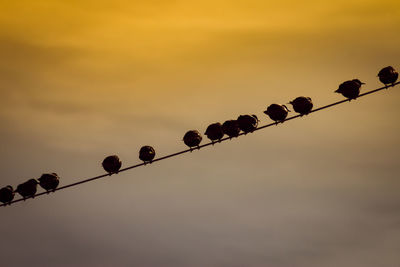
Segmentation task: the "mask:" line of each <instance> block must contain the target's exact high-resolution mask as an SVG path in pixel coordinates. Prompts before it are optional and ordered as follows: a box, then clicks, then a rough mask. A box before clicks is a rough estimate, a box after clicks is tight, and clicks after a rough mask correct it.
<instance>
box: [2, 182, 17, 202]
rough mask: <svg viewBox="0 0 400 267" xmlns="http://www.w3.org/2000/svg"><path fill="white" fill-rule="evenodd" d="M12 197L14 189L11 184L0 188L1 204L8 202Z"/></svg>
mask: <svg viewBox="0 0 400 267" xmlns="http://www.w3.org/2000/svg"><path fill="white" fill-rule="evenodd" d="M13 199H14V189H13V188H12V186H11V185H7V186H6V187H3V188H2V189H0V201H1V202H2V203H3V204H6V205H7V204H10V202H11V201H12V200H13Z"/></svg>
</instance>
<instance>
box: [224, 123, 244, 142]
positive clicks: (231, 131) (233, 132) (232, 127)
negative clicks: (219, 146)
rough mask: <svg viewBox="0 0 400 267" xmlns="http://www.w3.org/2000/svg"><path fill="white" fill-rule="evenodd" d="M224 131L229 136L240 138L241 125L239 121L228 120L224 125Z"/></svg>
mask: <svg viewBox="0 0 400 267" xmlns="http://www.w3.org/2000/svg"><path fill="white" fill-rule="evenodd" d="M222 131H223V132H224V133H225V134H226V135H227V136H229V138H232V137H238V136H239V133H240V128H239V123H238V121H237V120H227V121H225V122H224V123H223V124H222Z"/></svg>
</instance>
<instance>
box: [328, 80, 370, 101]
mask: <svg viewBox="0 0 400 267" xmlns="http://www.w3.org/2000/svg"><path fill="white" fill-rule="evenodd" d="M363 84H365V83H363V82H361V81H360V80H359V79H354V80H349V81H345V82H343V83H342V84H340V85H339V88H338V89H337V90H336V91H335V93H340V94H342V95H343V96H344V97H346V98H348V99H349V100H352V99H356V98H357V97H358V95H359V94H360V87H361V85H363Z"/></svg>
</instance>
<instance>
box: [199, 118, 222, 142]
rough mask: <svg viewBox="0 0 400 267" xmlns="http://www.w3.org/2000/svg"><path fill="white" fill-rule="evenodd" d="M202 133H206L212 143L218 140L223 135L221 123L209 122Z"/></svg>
mask: <svg viewBox="0 0 400 267" xmlns="http://www.w3.org/2000/svg"><path fill="white" fill-rule="evenodd" d="M204 134H205V135H207V137H208V139H210V140H211V141H212V143H213V144H214V141H217V140H218V141H220V140H221V139H222V137H224V131H223V130H222V125H221V123H219V122H217V123H213V124H210V125H209V126H208V127H207V130H206V132H205V133H204Z"/></svg>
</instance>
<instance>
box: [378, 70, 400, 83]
mask: <svg viewBox="0 0 400 267" xmlns="http://www.w3.org/2000/svg"><path fill="white" fill-rule="evenodd" d="M378 77H379V80H380V81H381V82H382V83H383V84H384V85H385V86H386V88H387V87H388V84H392V86H393V85H394V83H395V82H396V81H397V78H399V73H398V72H397V71H396V70H395V69H394V68H393V67H392V66H388V67H385V68H383V69H381V70H380V71H379V73H378Z"/></svg>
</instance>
